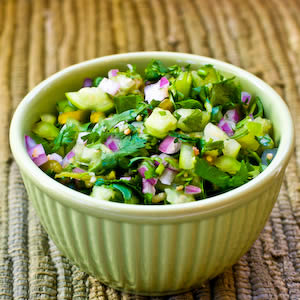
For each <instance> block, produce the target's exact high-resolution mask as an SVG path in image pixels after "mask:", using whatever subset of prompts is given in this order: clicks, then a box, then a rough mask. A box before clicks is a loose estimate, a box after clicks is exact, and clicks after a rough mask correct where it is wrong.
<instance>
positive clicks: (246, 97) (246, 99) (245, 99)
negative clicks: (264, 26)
mask: <svg viewBox="0 0 300 300" xmlns="http://www.w3.org/2000/svg"><path fill="white" fill-rule="evenodd" d="M241 100H242V102H243V103H245V104H249V102H250V100H251V94H249V93H247V92H242V94H241Z"/></svg>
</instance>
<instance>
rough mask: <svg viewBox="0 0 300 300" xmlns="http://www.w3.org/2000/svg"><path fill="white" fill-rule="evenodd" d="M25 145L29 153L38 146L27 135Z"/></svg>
mask: <svg viewBox="0 0 300 300" xmlns="http://www.w3.org/2000/svg"><path fill="white" fill-rule="evenodd" d="M25 145H26V149H27V151H29V150H30V149H31V148H33V147H34V146H36V142H35V141H34V139H33V138H31V137H30V136H29V135H25Z"/></svg>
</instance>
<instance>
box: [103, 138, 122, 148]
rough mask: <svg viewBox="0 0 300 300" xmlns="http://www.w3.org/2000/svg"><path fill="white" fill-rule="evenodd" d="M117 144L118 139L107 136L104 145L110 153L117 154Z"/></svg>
mask: <svg viewBox="0 0 300 300" xmlns="http://www.w3.org/2000/svg"><path fill="white" fill-rule="evenodd" d="M119 142H120V141H119V140H118V139H116V138H113V137H112V136H109V137H108V138H107V140H106V141H105V143H104V145H105V146H106V147H108V148H109V149H110V150H111V151H112V152H117V151H119Z"/></svg>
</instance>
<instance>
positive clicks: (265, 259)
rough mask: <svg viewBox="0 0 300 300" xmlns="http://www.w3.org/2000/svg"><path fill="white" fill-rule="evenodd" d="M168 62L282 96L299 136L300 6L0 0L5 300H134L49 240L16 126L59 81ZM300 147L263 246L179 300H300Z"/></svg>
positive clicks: (0, 260)
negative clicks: (99, 62) (225, 66)
mask: <svg viewBox="0 0 300 300" xmlns="http://www.w3.org/2000/svg"><path fill="white" fill-rule="evenodd" d="M143 50H168V51H181V52H189V53H196V54H200V55H204V56H210V57H215V58H217V59H220V60H224V61H228V62H230V63H232V64H235V65H237V66H241V67H242V68H245V69H247V70H249V71H250V72H252V73H254V74H256V75H257V76H259V77H260V78H262V79H263V80H265V81H266V82H267V83H269V84H270V85H271V86H272V87H273V88H275V90H276V91H277V92H278V93H279V94H280V95H282V97H283V99H285V101H286V102H287V104H288V106H289V108H290V110H291V113H292V115H293V118H294V120H295V121H296V122H295V126H296V131H299V130H298V129H300V128H299V127H300V123H298V122H297V120H299V117H298V114H299V113H300V1H299V0H285V1H283V0H282V1H280V0H266V1H263V0H242V1H240V0H209V1H207V0H178V1H177V0H148V1H147V0H123V1H121V0H64V1H62V0H48V1H47V0H31V1H30V0H0V101H1V105H0V124H1V127H0V145H1V146H0V190H1V194H0V299H121V298H122V299H132V298H146V297H138V296H134V295H129V294H124V293H120V292H117V291H115V290H113V289H111V288H109V287H106V286H105V285H103V284H101V283H100V282H98V281H97V280H96V279H94V278H93V277H91V276H88V275H87V274H85V273H83V272H81V271H80V270H79V269H78V268H77V267H76V266H73V265H72V264H71V263H70V262H69V261H68V260H67V259H66V258H65V257H63V256H62V255H61V254H60V252H59V251H58V250H57V248H56V246H55V245H54V244H53V242H52V241H51V240H50V239H49V237H48V236H47V234H46V232H45V231H44V229H43V228H42V226H41V224H40V222H39V220H38V218H37V216H36V214H35V211H34V210H33V208H32V205H31V203H30V202H28V199H27V195H26V192H25V189H24V186H23V183H22V179H21V177H20V173H19V171H18V168H17V166H16V164H15V162H14V161H13V159H12V156H11V153H10V150H9V144H8V128H9V122H10V118H11V115H12V113H13V111H14V110H15V108H16V106H17V105H18V103H19V102H20V101H21V99H22V98H23V97H24V95H25V94H26V93H27V92H28V91H29V90H30V89H32V88H33V87H34V86H35V85H36V84H38V83H39V82H40V81H42V80H43V79H44V78H45V77H47V76H49V75H51V74H53V73H55V72H56V71H58V70H60V69H62V68H64V67H66V66H68V65H71V64H74V63H77V62H80V61H83V60H86V59H90V58H94V57H99V56H103V55H108V54H112V53H121V52H128V51H143ZM299 180H300V135H297V137H296V146H295V152H294V154H293V156H292V159H291V162H290V164H289V165H288V168H287V171H286V175H285V179H284V183H283V186H282V189H281V192H280V195H279V197H278V201H277V203H276V205H275V207H274V209H273V211H272V214H271V216H270V218H269V220H268V222H267V224H266V226H265V228H264V230H263V231H262V233H261V235H260V237H259V238H258V240H257V241H256V242H255V243H254V245H253V246H252V248H251V249H250V250H249V251H248V253H247V254H245V256H244V257H242V258H241V259H240V261H239V262H238V263H237V264H235V265H234V266H233V267H232V268H230V269H228V270H227V271H226V272H225V273H224V274H222V275H220V276H218V277H216V278H215V279H214V280H211V281H210V282H207V283H205V284H204V285H203V286H202V287H201V288H199V289H197V290H194V291H192V292H189V293H185V294H182V295H177V296H173V297H169V298H171V299H176V300H179V299H193V298H196V299H300V275H299V270H300V254H299V253H300V249H299V237H300V232H299V225H300V181H299Z"/></svg>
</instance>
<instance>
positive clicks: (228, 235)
mask: <svg viewBox="0 0 300 300" xmlns="http://www.w3.org/2000/svg"><path fill="white" fill-rule="evenodd" d="M153 58H155V59H161V60H162V61H163V62H164V63H166V64H168V65H171V64H175V63H180V64H183V65H186V64H191V65H192V67H193V66H195V67H199V66H200V65H202V64H213V65H214V66H215V67H216V68H217V69H219V70H220V71H221V72H223V73H224V74H225V75H227V76H228V75H229V76H232V75H234V76H236V77H237V78H239V79H240V82H241V84H242V86H243V88H244V89H245V90H247V91H249V92H251V93H254V94H256V95H258V96H259V97H261V99H262V101H263V104H264V107H265V111H266V115H267V117H268V118H269V119H271V120H272V122H273V124H274V135H275V139H276V141H277V142H278V143H279V149H278V153H277V155H276V157H275V159H274V160H273V161H272V163H271V164H270V166H269V167H268V168H267V169H266V170H265V171H264V172H263V173H261V174H260V175H259V176H257V177H256V178H255V179H253V180H252V181H250V182H249V183H247V184H245V185H243V186H241V187H239V188H236V189H234V190H232V191H229V192H227V193H224V194H222V195H218V196H215V197H211V198H208V199H206V200H202V201H198V202H193V203H186V204H176V205H168V206H165V205H161V206H143V205H131V204H121V203H113V202H107V201H102V200H97V199H93V198H91V197H89V196H86V195H83V194H81V193H79V192H76V191H74V190H71V189H69V188H67V187H65V186H64V185H62V184H60V183H58V182H56V181H54V180H53V179H51V178H50V177H48V176H47V175H46V174H45V173H43V172H42V171H41V170H40V169H39V168H38V167H37V166H36V165H35V164H34V163H33V162H32V161H31V159H30V157H29V156H28V155H27V152H26V149H25V145H24V135H25V134H26V133H28V132H29V131H30V128H31V127H32V124H33V123H34V122H36V121H37V120H38V118H39V116H40V114H41V113H43V112H49V111H50V110H54V107H55V102H56V101H57V100H60V99H61V98H62V97H63V95H64V93H65V92H66V91H72V90H77V89H79V88H80V86H81V84H82V81H83V79H84V78H85V77H93V76H96V75H99V74H107V72H108V70H110V69H111V68H121V69H122V68H125V66H126V64H128V63H131V64H136V65H137V70H138V71H142V70H143V69H144V68H145V67H146V65H147V64H148V62H149V61H150V60H151V59H153ZM293 140H294V129H293V123H292V119H291V115H290V113H289V111H288V108H287V106H286V105H285V103H284V101H283V100H282V99H281V98H280V96H279V95H278V94H277V93H276V92H275V91H274V90H273V89H272V88H271V87H270V86H268V85H267V84H266V83H264V82H263V81H261V80H260V79H258V78H257V77H255V76H254V75H252V74H250V73H248V72H246V71H244V70H241V69H239V68H237V67H235V66H232V65H230V64H227V63H224V62H221V61H218V60H214V59H211V58H207V57H201V56H196V55H190V54H183V53H171V52H139V53H128V54H120V55H113V56H107V57H101V58H98V59H94V60H90V61H87V62H83V63H80V64H77V65H74V66H71V67H69V68H66V69H64V70H62V71H61V72H58V73H57V74H54V75H53V76H51V77H50V78H48V79H47V80H45V81H43V82H42V83H40V84H39V85H38V86H37V87H36V88H35V89H33V90H32V91H31V92H30V93H29V94H28V95H27V96H26V97H25V98H24V100H23V101H22V102H21V104H20V105H19V107H18V108H17V110H16V112H15V114H14V117H13V120H12V123H11V128H10V144H11V149H12V152H13V155H14V157H15V159H16V161H17V164H18V165H19V167H20V170H21V173H22V176H23V179H24V183H25V186H26V189H27V192H28V195H29V198H30V200H31V201H32V202H33V204H34V207H35V209H36V211H37V213H38V215H39V217H40V220H41V222H42V224H43V226H44V228H45V229H46V231H47V232H48V234H49V235H50V237H51V239H53V241H54V242H55V244H56V245H57V247H58V248H59V249H60V251H61V252H62V253H63V254H64V255H65V256H66V257H68V258H69V259H70V260H71V261H72V262H74V263H75V264H76V265H78V266H79V267H80V268H81V269H82V270H83V271H85V272H87V273H89V274H91V275H93V276H95V277H96V278H98V279H99V280H100V281H101V282H103V283H105V284H107V285H109V286H111V287H114V288H116V289H120V290H124V291H128V292H133V293H137V294H145V295H163V294H173V293H179V292H182V291H186V290H189V289H192V288H195V287H199V286H200V285H201V283H203V282H204V281H205V280H207V279H210V278H213V277H215V276H216V275H218V274H219V273H221V272H222V271H223V270H224V269H225V268H226V267H229V266H231V265H233V264H234V263H235V262H236V261H237V260H238V259H239V258H240V257H241V256H242V255H243V254H244V253H245V252H246V251H247V250H248V249H249V248H250V246H251V245H252V243H253V242H254V241H255V239H256V238H257V237H258V235H259V233H260V231H261V230H262V228H263V227H264V224H265V223H266V220H267V219H268V216H269V214H270V212H271V210H272V207H273V205H274V203H275V201H276V198H277V195H278V192H279V190H280V186H281V183H282V179H283V175H284V170H285V168H286V166H287V163H288V160H289V158H290V156H291V153H292V149H293ZM279 141H280V142H279Z"/></svg>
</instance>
